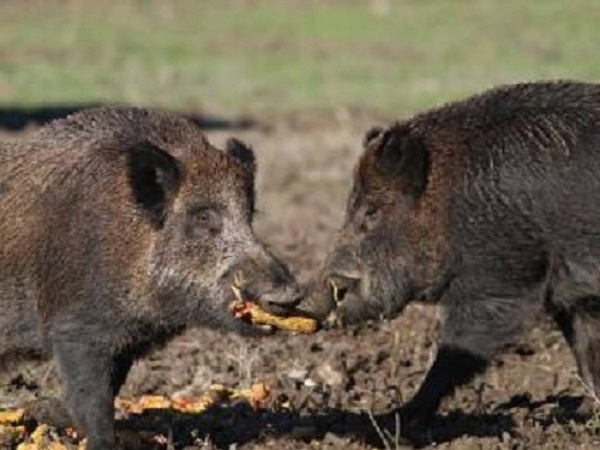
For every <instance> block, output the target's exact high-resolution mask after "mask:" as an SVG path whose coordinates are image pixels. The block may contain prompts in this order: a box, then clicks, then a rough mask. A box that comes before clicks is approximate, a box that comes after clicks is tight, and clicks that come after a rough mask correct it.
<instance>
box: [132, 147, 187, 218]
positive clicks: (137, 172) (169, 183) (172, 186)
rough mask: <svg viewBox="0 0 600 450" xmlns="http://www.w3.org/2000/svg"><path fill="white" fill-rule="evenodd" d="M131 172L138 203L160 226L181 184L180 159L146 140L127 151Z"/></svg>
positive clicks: (133, 189)
mask: <svg viewBox="0 0 600 450" xmlns="http://www.w3.org/2000/svg"><path fill="white" fill-rule="evenodd" d="M127 173H128V177H129V183H130V185H131V191H132V193H133V198H134V200H135V202H136V204H137V205H139V206H140V207H141V208H142V210H143V211H144V212H145V213H146V214H147V215H148V217H149V218H150V220H151V221H152V223H153V225H154V226H156V227H157V228H160V227H161V226H162V224H163V221H164V218H165V214H166V210H167V204H168V202H169V200H170V199H171V198H172V197H173V195H174V194H175V192H176V191H177V188H178V187H179V182H180V178H181V169H180V165H179V162H178V161H177V159H175V158H174V157H173V156H171V155H170V154H169V153H167V152H165V151H164V150H161V149H160V148H158V147H156V146H155V145H153V144H150V143H144V144H142V145H139V146H136V147H134V148H132V149H130V150H129V151H128V152H127Z"/></svg>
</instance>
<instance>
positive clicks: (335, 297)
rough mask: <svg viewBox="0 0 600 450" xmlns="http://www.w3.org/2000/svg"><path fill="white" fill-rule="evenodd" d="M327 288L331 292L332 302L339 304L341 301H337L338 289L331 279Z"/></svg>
mask: <svg viewBox="0 0 600 450" xmlns="http://www.w3.org/2000/svg"><path fill="white" fill-rule="evenodd" d="M329 287H330V288H331V290H332V291H333V300H334V301H335V302H336V303H340V301H341V300H340V299H339V289H338V287H337V285H336V284H335V281H334V280H333V278H330V279H329Z"/></svg>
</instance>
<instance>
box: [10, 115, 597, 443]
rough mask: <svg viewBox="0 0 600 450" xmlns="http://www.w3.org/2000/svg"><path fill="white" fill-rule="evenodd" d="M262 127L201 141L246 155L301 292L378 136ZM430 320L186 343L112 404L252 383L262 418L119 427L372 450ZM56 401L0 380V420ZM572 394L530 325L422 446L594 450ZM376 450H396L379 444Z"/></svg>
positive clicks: (145, 363)
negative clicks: (232, 146)
mask: <svg viewBox="0 0 600 450" xmlns="http://www.w3.org/2000/svg"><path fill="white" fill-rule="evenodd" d="M261 122H262V125H259V126H257V127H253V128H250V129H248V130H225V131H209V132H208V134H209V137H210V138H211V139H212V140H213V141H215V142H216V143H218V144H221V143H222V142H223V141H224V140H225V138H226V137H227V136H230V135H235V136H237V137H240V138H242V139H245V140H247V141H248V142H249V143H251V144H252V145H253V146H254V148H255V150H256V153H257V156H258V161H259V189H258V195H259V200H258V209H259V215H258V217H257V220H256V229H257V232H258V234H259V235H260V236H262V237H263V238H264V239H265V240H266V241H267V242H268V243H269V244H271V245H272V247H273V248H274V249H275V251H276V252H277V253H278V254H279V255H281V256H282V257H283V258H284V259H286V260H287V261H288V262H289V263H290V265H291V266H292V267H293V268H294V270H295V271H296V272H297V274H298V275H299V277H300V278H301V279H303V280H308V279H309V278H310V277H311V276H312V275H313V274H315V273H316V271H317V270H318V268H319V266H320V261H321V259H322V258H323V256H324V254H325V253H326V252H327V250H328V248H329V246H330V245H331V243H332V237H333V236H334V233H335V230H336V228H337V227H338V226H339V225H340V224H341V217H342V212H343V207H344V201H345V195H346V191H347V189H348V188H349V182H350V173H351V168H352V165H353V163H354V161H355V159H356V157H357V155H358V152H359V151H360V148H359V145H358V144H359V142H360V140H361V138H362V134H363V132H364V131H365V130H366V129H367V128H368V127H369V126H371V125H374V124H376V123H379V122H378V120H377V119H376V118H374V117H373V116H370V115H368V114H364V113H358V112H354V111H347V110H340V111H339V112H338V113H337V115H335V116H332V115H325V114H322V113H318V112H315V113H312V114H308V113H307V114H303V115H297V116H294V117H288V118H286V119H285V120H282V119H278V120H276V121H273V122H268V121H265V120H264V119H261ZM266 123H268V126H266V125H265V124H266ZM436 313H437V312H436V309H435V308H433V307H429V306H423V305H414V306H410V307H409V308H408V309H407V310H406V311H405V313H404V314H403V316H402V317H399V318H398V319H396V320H394V321H391V322H387V323H380V324H369V325H367V326H364V327H362V328H360V329H353V330H345V331H328V332H323V333H320V334H317V335H314V336H291V337H290V336H275V337H273V338H268V339H262V340H245V339H242V338H240V337H238V336H234V335H227V334H222V333H219V332H216V331H210V330H192V331H190V332H188V333H186V334H185V335H184V336H181V337H179V338H177V339H175V340H174V341H172V342H171V343H170V344H169V345H168V346H167V347H166V348H164V349H162V350H160V351H157V352H156V353H154V354H152V355H151V356H150V357H148V358H147V359H144V360H142V361H139V362H138V363H137V364H136V365H135V366H134V368H133V370H132V372H131V373H130V376H129V378H128V381H127V384H126V386H125V388H124V391H123V392H122V396H123V397H137V396H140V395H143V394H148V393H152V394H167V395H173V394H174V393H186V394H198V393H202V392H204V391H206V390H207V389H208V387H209V386H210V385H211V384H213V383H223V384H225V385H227V386H238V385H239V386H248V385H250V384H251V383H254V382H257V381H264V382H265V383H267V384H268V385H269V386H270V387H271V389H272V393H271V397H270V399H269V401H268V405H267V407H266V408H265V409H264V410H261V411H252V410H250V409H248V408H246V407H244V406H243V405H238V406H234V407H231V408H228V409H218V408H216V409H214V410H211V411H208V412H206V413H202V414H197V415H193V414H174V413H173V414H169V413H166V412H164V413H158V412H157V413H156V414H147V415H146V416H143V417H133V416H131V417H125V416H123V417H121V420H120V421H119V427H120V428H123V429H134V430H138V431H139V430H149V431H152V432H155V433H162V434H164V435H166V436H169V435H170V436H171V437H172V441H173V443H174V448H176V449H183V448H185V449H188V450H191V449H212V448H225V449H238V450H241V449H244V450H251V449H321V448H324V449H338V448H345V449H348V450H350V449H357V450H358V449H361V450H362V449H367V448H373V442H375V441H374V439H375V437H376V435H377V433H376V431H375V428H374V427H373V425H372V423H371V420H370V416H371V414H375V415H376V414H377V413H380V412H383V411H385V410H387V409H389V408H391V407H394V406H398V405H400V404H401V403H402V399H403V398H405V399H406V398H408V397H409V396H410V395H412V393H413V392H414V390H415V389H416V387H417V386H418V384H419V382H420V380H421V379H422V377H423V374H424V372H425V370H426V368H427V366H428V363H429V361H430V359H431V357H432V355H433V352H434V350H435V337H436V329H437V322H436ZM56 390H57V380H56V377H55V373H54V369H53V368H52V366H51V365H49V364H36V365H34V364H26V365H22V366H20V367H19V368H18V369H16V370H15V371H13V372H11V373H10V374H8V376H7V375H0V408H2V407H9V406H11V404H13V405H14V404H19V403H23V402H26V401H28V400H31V399H33V398H35V397H36V396H37V395H40V394H42V393H43V394H44V395H49V394H52V393H55V392H56ZM583 394H584V389H583V387H582V385H581V383H580V382H579V380H578V378H577V375H576V371H575V365H574V361H573V359H572V357H571V355H570V354H569V351H568V349H567V348H566V346H565V344H564V343H563V341H562V337H561V336H560V334H559V333H558V332H557V331H556V330H554V329H553V328H552V327H551V326H550V325H549V324H547V323H546V322H544V321H543V320H541V321H540V323H538V324H536V325H535V326H532V327H531V332H530V333H528V334H527V335H525V336H523V338H522V339H521V341H520V342H519V343H518V344H516V345H515V346H513V347H511V348H509V349H507V351H506V352H505V353H504V354H502V355H500V356H499V357H498V358H497V359H496V360H495V362H494V364H493V366H492V367H491V368H490V370H489V371H488V372H487V373H486V374H485V376H481V377H479V378H478V379H476V381H475V382H473V383H472V384H470V385H468V386H467V387H465V388H463V389H460V390H459V391H458V392H457V393H456V394H455V395H454V396H453V397H452V398H450V399H448V400H447V401H446V402H445V403H444V405H443V408H442V412H441V414H440V415H439V416H438V418H437V419H436V422H435V424H434V427H433V429H432V431H431V436H430V439H431V441H432V442H436V443H437V444H435V447H436V448H446V449H460V450H465V449H534V448H535V449H538V448H544V449H566V448H569V449H575V448H580V449H588V448H600V437H599V433H600V416H599V417H594V418H592V419H590V420H581V419H578V418H577V416H575V415H574V410H575V408H576V406H577V404H578V402H579V400H580V397H581V396H582V395H583ZM433 445H434V444H431V446H433ZM141 448H142V447H141ZM143 448H148V447H143ZM384 448H385V447H384ZM387 448H391V449H394V448H404V447H403V446H402V444H401V443H397V442H394V438H392V437H389V438H388V442H387Z"/></svg>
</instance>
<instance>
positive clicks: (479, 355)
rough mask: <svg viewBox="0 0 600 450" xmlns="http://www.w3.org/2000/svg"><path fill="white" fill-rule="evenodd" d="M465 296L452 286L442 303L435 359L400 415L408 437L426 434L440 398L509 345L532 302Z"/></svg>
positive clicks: (451, 391)
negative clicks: (441, 318) (440, 326)
mask: <svg viewBox="0 0 600 450" xmlns="http://www.w3.org/2000/svg"><path fill="white" fill-rule="evenodd" d="M478 290H479V289H478ZM480 292H485V290H484V289H481V290H480ZM469 294H471V293H467V290H461V289H460V286H459V285H458V283H457V285H454V286H452V287H451V288H450V290H449V291H448V292H447V293H446V295H445V296H444V298H443V299H442V308H443V311H444V316H445V317H444V320H443V329H442V333H441V337H440V342H439V347H438V351H437V355H436V357H435V360H434V362H433V365H432V366H431V368H430V369H429V371H428V372H427V375H426V376H425V379H424V381H423V383H422V384H421V386H420V387H419V389H418V391H417V393H416V394H415V395H414V397H413V398H412V399H411V400H410V401H409V402H408V403H407V404H406V405H405V406H403V407H402V408H401V410H400V417H401V425H402V428H403V430H404V432H403V434H405V435H406V436H408V437H410V436H411V435H413V436H414V435H415V434H417V435H418V434H421V433H422V432H423V431H425V428H426V426H427V424H428V422H430V420H431V419H432V418H433V416H434V414H435V413H436V411H437V409H438V407H439V406H440V403H441V401H442V400H443V399H444V397H446V396H448V395H450V394H452V393H453V392H454V390H455V389H456V388H457V387H458V386H460V385H463V384H465V383H467V382H469V381H471V380H472V379H473V378H474V377H475V375H477V374H478V373H481V372H483V371H484V370H485V369H486V368H487V366H488V364H489V361H490V359H491V357H492V356H493V354H494V353H495V351H496V350H497V349H498V348H499V347H501V346H503V345H505V344H506V343H508V342H510V341H512V340H513V339H514V337H515V334H517V333H518V331H519V330H520V329H521V327H522V325H523V322H524V321H525V320H526V318H527V317H529V316H530V312H531V310H534V309H535V306H534V307H532V302H535V298H536V297H537V296H533V295H532V296H531V298H523V297H520V298H506V297H505V298H491V297H482V296H481V294H478V296H476V295H472V294H471V295H469Z"/></svg>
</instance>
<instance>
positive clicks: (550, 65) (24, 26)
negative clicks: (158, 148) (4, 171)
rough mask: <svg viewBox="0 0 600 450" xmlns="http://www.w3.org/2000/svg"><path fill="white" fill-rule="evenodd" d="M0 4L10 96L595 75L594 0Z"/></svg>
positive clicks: (267, 97)
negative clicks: (569, 0) (524, 0)
mask: <svg viewBox="0 0 600 450" xmlns="http://www.w3.org/2000/svg"><path fill="white" fill-rule="evenodd" d="M380 4H383V5H384V6H385V7H380V6H381V5H380ZM0 15H1V16H2V17H3V18H4V21H3V26H2V27H1V28H0V52H1V53H0V98H1V99H2V102H3V103H5V104H19V105H22V104H26V105H33V104H39V103H63V104H64V103H75V102H95V101H109V102H125V103H134V104H143V105H152V106H162V107H170V108H207V109H211V110H213V111H225V112H228V111H234V112H236V113H237V112H242V113H250V114H252V113H257V114H260V113H264V112H275V113H278V112H285V111H291V110H303V109H309V108H325V109H335V108H338V107H353V106H361V107H365V108H369V109H376V110H378V111H381V112H384V113H387V114H390V115H392V116H398V115H401V114H405V113H407V112H409V111H414V110H416V109H420V108H424V107H427V106H431V105H433V104H435V103H438V102H440V100H450V99H453V98H456V97H459V96H463V95H465V94H468V93H472V92H475V91H478V90H482V89H484V88H487V87H489V86H491V85H494V84H499V83H505V82H511V81H517V80H527V79H539V78H577V79H588V80H598V79H599V78H600V60H599V59H598V58H597V57H596V56H597V45H596V43H597V42H598V38H600V34H599V31H598V26H597V24H598V22H599V21H600V7H599V5H598V2H596V1H595V0H573V1H571V2H563V1H562V0H532V1H529V2H520V1H518V0H506V1H504V2H495V1H492V0H473V1H471V2H449V1H448V2H433V1H423V2H417V1H414V0H402V1H397V2H381V1H379V2H376V1H375V0H371V1H350V2H343V1H332V2H315V1H309V0H304V1H302V0H283V1H281V2H272V1H268V0H255V1H242V0H222V1H221V0H220V1H218V2H215V1H207V0H205V1H197V0H179V1H177V2H165V1H163V0H127V1H117V0H106V1H103V2H92V1H87V0H69V1H59V0H32V1H30V2H26V3H25V2H1V3H0Z"/></svg>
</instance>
